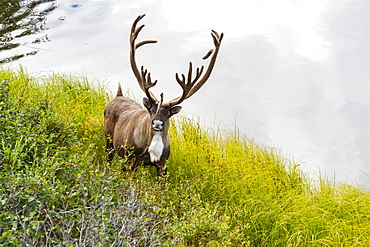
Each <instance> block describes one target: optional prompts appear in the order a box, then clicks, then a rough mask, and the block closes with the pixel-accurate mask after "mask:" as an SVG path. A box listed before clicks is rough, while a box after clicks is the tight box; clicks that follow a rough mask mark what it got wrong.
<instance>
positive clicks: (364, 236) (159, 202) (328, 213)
mask: <svg viewBox="0 0 370 247" xmlns="http://www.w3.org/2000/svg"><path fill="white" fill-rule="evenodd" d="M2 81H3V82H4V81H5V82H6V83H7V84H9V91H8V95H9V99H8V100H9V102H10V103H9V105H11V107H12V112H14V111H17V112H18V113H17V114H15V115H14V116H18V117H14V116H13V115H12V116H13V117H11V118H9V117H7V116H2V119H5V120H6V119H8V120H6V121H8V122H6V121H5V120H4V121H5V122H6V123H7V126H8V127H6V128H5V129H4V133H7V136H14V137H15V139H18V141H14V142H13V141H8V143H9V142H10V143H11V144H7V143H6V142H5V141H4V140H5V139H6V136H5V135H3V136H2V138H3V139H4V140H3V141H1V140H0V142H1V143H2V146H1V147H0V151H1V154H2V156H0V159H2V160H0V162H2V163H0V175H1V176H0V189H1V190H0V192H1V193H0V205H2V206H4V208H5V210H3V211H2V212H1V215H0V243H4V244H5V243H16V244H30V245H32V244H33V245H46V246H48V245H53V244H55V243H57V241H60V242H59V243H64V245H79V246H91V245H103V246H105V245H108V246H109V245H113V246H122V245H132V246H149V245H153V246H154V245H156V244H159V245H161V244H170V245H175V246H369V245H370V192H369V190H368V189H367V188H361V187H359V186H357V187H356V186H350V185H346V184H340V185H334V183H331V182H329V180H328V179H327V178H325V177H322V178H321V179H320V181H318V182H317V183H313V182H311V181H310V180H309V179H308V176H307V174H305V173H304V172H302V171H301V170H300V169H299V166H297V165H296V164H294V163H293V162H291V161H289V160H287V159H285V158H283V157H282V156H281V155H280V154H279V153H278V152H277V151H276V150H274V149H272V148H268V147H263V146H261V145H257V144H256V143H254V142H252V141H250V140H248V139H247V138H246V137H243V136H241V134H240V133H239V132H238V131H225V130H220V129H217V130H214V129H210V128H205V127H202V126H201V125H200V124H199V122H198V120H194V119H189V118H187V117H185V116H180V117H177V118H175V119H174V120H173V121H172V122H171V125H172V126H171V128H170V134H171V157H170V160H169V162H168V163H169V164H168V168H169V174H168V176H167V177H166V178H164V179H161V181H160V183H158V181H157V178H156V177H155V176H153V175H152V173H151V172H152V170H151V169H150V168H141V169H139V170H138V171H137V172H136V173H134V174H130V173H125V172H122V171H121V169H120V168H121V165H122V164H121V161H120V160H119V159H115V161H114V162H113V164H112V165H109V164H107V163H106V162H105V151H104V148H103V146H104V136H103V110H104V107H105V105H106V104H107V102H108V101H109V99H110V98H111V96H110V95H108V94H107V93H106V90H105V89H104V87H103V86H101V85H99V84H98V83H97V82H93V83H92V82H89V81H88V80H87V79H86V78H81V77H79V76H71V75H60V74H51V75H50V76H46V77H42V78H35V77H31V76H29V75H28V74H27V73H26V72H25V71H24V69H22V68H21V69H20V70H18V71H14V70H10V69H5V68H3V69H0V82H2ZM3 112H5V111H3ZM10 112H11V111H9V110H8V111H7V114H8V115H9V114H10ZM27 112H32V114H28V113H27ZM37 113H39V114H37ZM10 115H11V114H10ZM30 116H31V117H30ZM21 118H27V119H28V121H25V122H22V121H21V120H20V119H21ZM9 119H10V120H9ZM14 119H18V120H14ZM12 121H13V122H12ZM29 122H31V123H33V124H32V125H31V126H28V125H27V123H29ZM17 126H18V128H20V129H22V130H24V131H23V132H22V133H20V134H19V133H18V134H17V133H15V132H12V131H11V130H12V128H13V127H14V128H15V127H17ZM21 126H23V127H21ZM24 126H26V127H24ZM35 126H38V127H35ZM40 126H41V127H40ZM13 133H14V134H13ZM35 133H36V134H35ZM42 133H43V135H41V134H42ZM58 135H60V137H58V138H56V136H58ZM36 136H38V137H39V139H41V141H40V140H39V141H38V142H35V140H37V138H35V137H36ZM22 138H23V139H22ZM26 139H27V140H28V139H30V140H34V141H33V142H34V143H36V144H35V145H34V146H33V148H32V150H31V149H30V148H28V149H27V148H26V146H27V145H28V144H30V141H29V142H27V145H24V141H22V140H26ZM22 145H23V146H22ZM53 145H54V146H53ZM20 146H22V148H20ZM28 146H29V145H28ZM51 147H54V148H51ZM17 150H18V151H17ZM30 150H31V151H30ZM22 152H23V153H30V154H32V155H29V157H28V158H27V157H26V158H27V159H26V158H25V157H24V155H23V156H22ZM22 160H23V161H24V160H26V161H27V162H23V163H24V164H26V165H21V166H20V165H17V166H16V165H12V166H11V165H8V163H12V164H19V163H20V162H18V161H22ZM41 161H42V162H41ZM23 163H22V164H23ZM10 199H11V200H10ZM22 217H23V218H22ZM9 227H10V229H9ZM126 240H127V241H126ZM125 241H126V242H125Z"/></svg>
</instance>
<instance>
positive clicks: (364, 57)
mask: <svg viewBox="0 0 370 247" xmlns="http://www.w3.org/2000/svg"><path fill="white" fill-rule="evenodd" d="M7 3H13V4H15V3H26V1H23V2H22V1H5V2H4V1H3V2H2V3H1V4H2V6H1V8H4V7H3V6H6V5H4V4H7ZM27 3H28V4H30V3H34V5H32V6H34V7H33V8H32V6H31V5H30V7H28V8H29V9H30V10H31V11H30V12H29V13H28V14H27V15H25V16H26V17H25V18H24V19H25V20H26V21H23V23H25V24H26V23H33V24H29V25H24V26H23V27H22V25H21V27H17V26H15V27H14V30H13V31H11V32H10V34H9V32H8V34H7V35H5V36H6V38H4V31H3V30H4V27H5V25H4V14H2V16H1V18H2V20H1V24H2V25H1V29H2V36H1V41H2V44H1V53H0V61H2V62H9V61H10V64H11V65H12V66H16V65H17V64H19V63H20V64H22V65H24V66H26V68H27V69H28V72H29V73H34V74H37V75H40V72H41V71H42V72H48V71H60V72H76V73H79V74H86V75H87V76H88V77H90V78H98V79H99V80H101V81H103V83H105V84H107V85H108V86H109V88H112V90H113V91H115V90H116V87H117V82H118V81H120V82H121V83H122V84H123V86H124V87H125V88H130V89H131V90H132V91H133V92H134V94H135V95H136V96H138V98H139V96H140V97H141V96H143V95H144V94H143V93H142V92H141V91H140V90H139V87H138V85H137V82H136V81H135V78H134V76H133V74H132V71H131V69H130V65H129V60H128V51H129V46H128V34H129V30H130V26H131V24H132V21H133V20H134V19H135V18H136V17H137V16H138V15H139V14H142V13H146V14H147V16H146V17H145V18H144V19H143V20H142V21H141V22H142V23H143V24H146V26H145V28H144V29H143V31H142V33H141V34H140V37H139V40H142V39H156V40H158V43H157V44H154V45H147V46H145V47H142V48H140V49H139V50H138V53H137V57H138V63H139V64H144V65H145V67H147V68H148V69H149V70H150V71H151V72H152V76H153V78H154V79H158V80H159V82H158V84H157V86H156V87H155V89H154V90H153V91H154V92H155V94H156V95H159V93H161V92H164V93H165V101H166V100H167V101H168V100H170V99H172V98H174V97H176V96H177V95H179V94H180V93H181V89H180V87H179V85H178V84H177V83H176V81H175V79H174V74H175V72H179V73H186V72H187V67H188V62H189V61H192V62H193V63H194V65H195V66H200V65H202V64H203V63H202V61H201V57H202V56H203V55H205V53H206V52H207V51H208V50H209V49H210V48H212V46H213V43H212V39H211V36H210V30H211V29H215V30H216V31H218V32H224V33H225V38H224V40H223V42H222V45H221V51H220V54H219V57H218V60H217V63H216V66H215V68H214V71H213V73H212V76H211V78H210V79H209V81H208V82H207V83H206V84H205V85H204V87H203V88H202V89H201V90H199V91H198V92H197V93H196V94H195V95H193V96H192V97H191V98H190V99H188V100H186V101H185V102H184V103H183V104H182V106H183V109H184V111H185V112H187V113H195V114H196V115H198V116H200V118H201V120H202V121H203V122H205V123H206V124H209V123H214V122H216V124H217V123H220V124H221V125H222V126H226V127H230V128H233V126H234V125H236V126H238V128H239V129H240V130H241V131H242V132H244V133H245V134H246V135H247V136H248V137H249V138H250V139H254V140H256V141H257V142H260V143H263V144H265V145H267V146H274V147H275V148H277V149H279V150H281V151H282V152H283V154H284V155H285V156H287V157H288V158H294V160H295V161H296V162H297V163H299V164H301V167H302V169H305V170H308V171H309V172H310V174H311V177H315V176H316V175H317V174H318V173H319V172H318V170H319V169H320V170H321V172H322V173H326V174H327V175H328V176H329V177H335V179H336V181H337V182H347V183H360V184H363V185H367V186H369V185H370V177H369V175H368V174H370V166H369V165H368V161H369V160H370V127H369V126H370V97H369V94H370V83H369V78H370V49H369V46H370V45H369V44H370V21H369V18H368V13H370V2H369V1H366V0H353V1H352V0H341V1H334V0H329V1H318V0H317V1H293V0H292V1H289V0H280V1H275V0H267V1H242V0H235V1H227V2H226V1H225V2H224V3H219V2H215V1H201V2H200V1H194V0H192V1H183V2H182V3H178V2H175V1H169V0H166V1H163V0H158V1H154V0H147V1H140V3H139V2H138V1H124V2H123V1H121V0H104V1H99V0H95V1H83V0H75V1H70V0H66V1H27ZM35 3H37V4H35ZM211 6H212V7H211ZM5 8H7V7H5ZM2 13H4V12H3V11H2ZM34 17H35V18H34ZM36 17H37V18H36ZM5 20H7V22H8V23H10V24H11V23H12V22H13V23H14V21H13V20H12V19H11V18H10V17H8V18H5ZM30 20H32V21H30ZM35 20H38V21H35ZM21 30H31V31H29V32H28V33H25V34H24V35H21V36H20V37H16V35H17V33H18V34H19V33H23V31H21ZM9 44H11V45H9ZM14 44H17V45H14ZM10 48H11V49H10Z"/></svg>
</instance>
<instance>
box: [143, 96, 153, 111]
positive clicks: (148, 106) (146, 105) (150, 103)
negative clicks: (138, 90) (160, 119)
mask: <svg viewBox="0 0 370 247" xmlns="http://www.w3.org/2000/svg"><path fill="white" fill-rule="evenodd" d="M143 104H144V106H145V108H146V109H148V110H150V108H152V102H151V101H150V100H149V99H148V98H145V97H144V98H143Z"/></svg>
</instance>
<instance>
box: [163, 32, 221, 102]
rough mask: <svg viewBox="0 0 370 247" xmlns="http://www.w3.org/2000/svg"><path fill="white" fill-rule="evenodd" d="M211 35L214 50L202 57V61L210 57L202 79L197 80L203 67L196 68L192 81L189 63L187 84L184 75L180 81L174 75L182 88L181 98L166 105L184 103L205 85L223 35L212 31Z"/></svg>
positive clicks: (191, 69) (190, 64)
mask: <svg viewBox="0 0 370 247" xmlns="http://www.w3.org/2000/svg"><path fill="white" fill-rule="evenodd" d="M211 35H212V38H213V43H214V45H215V49H211V50H209V51H208V53H207V54H206V55H205V56H204V57H203V59H207V58H209V57H210V56H211V55H212V57H211V60H210V62H209V64H208V68H207V70H206V72H205V74H204V75H203V77H202V78H201V79H199V78H200V77H201V75H202V73H203V69H204V66H202V67H201V68H199V67H198V68H197V69H196V76H195V78H194V80H192V78H191V77H192V71H193V67H192V63H191V62H190V63H189V72H188V79H187V83H186V82H185V80H186V78H185V75H184V74H182V75H181V76H182V79H180V78H179V76H178V74H177V73H176V80H177V82H178V83H179V84H180V86H181V87H182V89H183V93H182V95H181V96H179V97H177V98H175V99H173V100H171V101H170V102H168V103H167V104H169V105H170V106H174V105H178V104H180V103H181V102H182V101H184V100H185V99H187V98H189V97H190V96H192V95H193V94H194V93H196V92H197V91H198V90H199V89H200V88H201V87H202V86H203V85H204V83H206V81H207V80H208V78H209V77H210V75H211V73H212V70H213V67H214V65H215V62H216V58H217V55H218V52H219V50H220V45H221V41H222V38H223V36H224V34H223V33H221V35H219V34H218V33H217V32H216V31H214V30H212V32H211ZM198 80H199V81H198Z"/></svg>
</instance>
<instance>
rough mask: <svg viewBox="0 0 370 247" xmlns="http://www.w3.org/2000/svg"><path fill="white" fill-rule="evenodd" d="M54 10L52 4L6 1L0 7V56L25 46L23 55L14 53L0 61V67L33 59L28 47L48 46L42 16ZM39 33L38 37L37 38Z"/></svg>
mask: <svg viewBox="0 0 370 247" xmlns="http://www.w3.org/2000/svg"><path fill="white" fill-rule="evenodd" d="M55 8H56V1H55V0H33V1H29V0H6V1H2V2H1V5H0V23H1V24H0V52H4V51H9V50H12V49H16V48H19V47H20V46H21V45H23V46H24V45H26V46H27V49H26V50H24V51H14V52H11V53H9V54H10V55H9V56H6V57H3V58H0V63H6V62H11V61H14V60H17V59H20V58H22V57H25V56H29V55H35V54H36V53H37V52H38V50H37V49H34V48H32V44H37V43H41V42H48V41H49V38H48V36H47V34H44V33H41V32H42V31H43V30H45V22H46V16H47V15H48V14H49V13H50V12H52V11H53V10H54V9H55ZM40 33H41V34H40Z"/></svg>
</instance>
